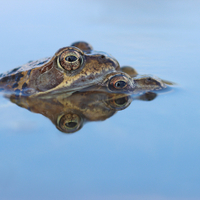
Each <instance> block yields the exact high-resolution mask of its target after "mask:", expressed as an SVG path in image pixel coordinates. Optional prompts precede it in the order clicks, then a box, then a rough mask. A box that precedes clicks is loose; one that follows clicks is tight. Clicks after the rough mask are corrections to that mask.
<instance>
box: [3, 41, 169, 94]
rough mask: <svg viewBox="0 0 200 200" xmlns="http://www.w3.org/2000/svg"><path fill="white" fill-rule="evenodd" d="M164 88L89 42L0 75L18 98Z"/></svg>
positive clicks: (61, 50) (8, 89) (158, 81)
mask: <svg viewBox="0 0 200 200" xmlns="http://www.w3.org/2000/svg"><path fill="white" fill-rule="evenodd" d="M148 80H149V81H148ZM164 87H165V84H164V83H163V82H162V81H161V80H160V79H157V78H153V77H149V76H143V77H138V76H137V72H136V71H135V70H134V69H133V68H131V67H123V68H121V69H120V66H119V64H118V62H117V60H116V59H114V58H113V57H111V56H109V55H107V54H105V53H102V52H97V51H93V49H92V47H91V45H90V44H88V43H86V42H76V43H73V44H72V45H71V46H69V47H64V48H61V49H59V50H58V51H57V52H56V53H55V55H54V56H53V57H49V58H45V59H41V60H37V61H32V62H29V63H27V64H25V65H23V66H21V67H18V68H15V69H13V70H11V71H9V72H7V73H4V74H1V75H0V90H4V92H6V93H11V94H13V93H14V94H15V95H16V96H18V97H19V96H31V97H35V96H45V95H53V94H58V93H67V94H68V95H71V94H72V93H74V92H76V91H82V90H83V91H84V90H87V89H88V88H90V89H92V90H100V91H108V92H113V93H129V94H130V93H137V92H146V91H151V90H159V89H162V88H164Z"/></svg>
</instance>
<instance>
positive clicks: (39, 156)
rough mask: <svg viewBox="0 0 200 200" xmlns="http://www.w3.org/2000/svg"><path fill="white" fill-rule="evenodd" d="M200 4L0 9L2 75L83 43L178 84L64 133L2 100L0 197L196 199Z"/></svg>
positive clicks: (9, 5)
mask: <svg viewBox="0 0 200 200" xmlns="http://www.w3.org/2000/svg"><path fill="white" fill-rule="evenodd" d="M199 6H200V3H199V2H198V1H195V0H194V1H178V0H175V1H162V2H161V1H156V0H155V1H151V2H149V1H145V0H143V1H128V0H126V1H123V2H121V1H104V0H101V1H84V2H82V1H78V0H76V1H61V0H59V1H42V2H41V1H35V0H34V1H32V0H31V1H28V2H27V1H24V0H19V1H12V0H8V1H6V2H2V3H1V7H0V27H1V33H0V38H1V45H0V54H1V65H0V72H4V71H7V70H9V69H12V68H15V67H17V66H19V65H22V64H24V63H26V62H28V61H30V60H36V59H39V58H42V57H47V56H51V55H53V54H54V53H55V52H56V51H57V50H58V49H59V48H60V47H63V46H67V45H69V44H71V43H72V42H74V41H77V40H85V41H87V42H89V43H90V44H92V45H93V47H94V49H96V50H101V51H105V52H107V53H111V54H112V55H113V56H114V57H115V58H116V59H117V60H118V61H119V63H120V64H121V65H132V66H133V67H135V68H136V70H137V71H138V72H139V73H140V74H153V75H156V76H158V77H160V78H163V79H166V80H170V81H173V82H176V83H177V85H176V86H175V87H174V88H173V91H172V92H169V93H165V94H161V95H159V96H158V98H156V99H155V100H153V101H149V102H144V101H133V102H132V104H131V105H130V106H129V107H128V108H127V109H125V110H123V111H119V112H118V113H117V114H115V115H114V116H113V117H111V118H109V119H108V120H106V121H103V122H92V123H87V124H86V125H85V126H84V127H83V128H82V129H81V130H80V131H79V132H76V133H74V134H71V135H66V134H63V133H61V132H59V131H58V130H57V129H56V128H55V126H54V125H53V124H52V123H51V122H50V121H49V119H47V118H45V117H44V116H42V115H39V114H35V113H31V112H29V111H28V110H26V109H23V108H20V107H18V106H16V105H15V104H12V103H11V102H9V101H8V100H7V99H4V98H3V97H1V98H0V110H1V115H0V199H6V200H7V199H17V200H18V199H20V200H21V199H72V200H75V199H76V200H77V199H87V200H88V199H109V200H110V199H117V200H118V199H120V200H121V199H139V200H143V199H154V200H155V199H159V200H160V199H162V200H179V199H181V200H182V199H184V200H186V199H187V200H189V199H192V200H194V199H200V191H199V185H200V173H199V166H200V156H199V152H200V147H199V143H200V135H199V133H200V125H199V119H200V109H199V107H200V103H199V102H200V101H199V100H200V95H199V71H200V70H199V63H200V62H199V61H200V58H199V53H200V39H199V34H200V20H199V19H200V13H199Z"/></svg>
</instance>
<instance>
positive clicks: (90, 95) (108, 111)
mask: <svg viewBox="0 0 200 200" xmlns="http://www.w3.org/2000/svg"><path fill="white" fill-rule="evenodd" d="M155 97H156V94H155V93H145V95H141V96H137V97H132V96H129V95H127V94H119V93H118V94H115V93H109V92H99V91H98V92H97V91H96V92H94V91H87V92H75V93H73V94H72V95H71V96H69V97H67V98H66V96H65V94H58V95H56V96H54V97H52V96H50V97H49V98H45V99H43V98H37V97H26V96H22V97H20V98H16V96H15V95H11V96H10V100H11V101H12V102H13V103H15V104H17V105H18V106H21V107H23V108H26V109H28V110H30V111H31V112H34V113H40V114H42V115H44V116H45V117H47V118H49V119H50V120H51V121H52V123H53V124H54V125H55V126H56V128H57V129H59V130H60V131H62V132H64V133H73V132H76V131H78V130H80V129H81V128H82V126H83V125H84V124H85V123H86V122H90V121H102V120H105V119H107V118H109V117H111V116H112V115H114V114H115V113H116V112H117V111H119V110H123V109H125V108H127V107H128V106H129V105H130V103H131V102H132V100H134V99H138V100H144V101H150V100H153V99H154V98H155Z"/></svg>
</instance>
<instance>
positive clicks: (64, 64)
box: [57, 47, 84, 74]
mask: <svg viewBox="0 0 200 200" xmlns="http://www.w3.org/2000/svg"><path fill="white" fill-rule="evenodd" d="M57 54H58V56H57V65H58V67H59V68H61V69H63V70H65V71H66V72H67V73H71V74H73V73H74V72H76V71H77V70H79V69H82V67H83V66H84V56H83V52H82V51H81V50H79V49H77V48H76V47H68V48H65V49H62V50H61V51H60V52H59V53H57Z"/></svg>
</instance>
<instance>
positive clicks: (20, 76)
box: [0, 57, 51, 93]
mask: <svg viewBox="0 0 200 200" xmlns="http://www.w3.org/2000/svg"><path fill="white" fill-rule="evenodd" d="M50 60H51V57H48V58H43V59H39V60H37V61H30V62H28V63H26V64H24V65H22V66H19V67H16V68H14V69H12V70H9V71H7V72H5V73H2V74H0V91H5V92H6V91H7V92H8V91H14V92H15V93H19V91H21V90H22V89H24V88H25V87H26V85H27V81H28V78H29V76H30V73H31V71H32V70H34V69H35V68H38V67H41V66H42V65H44V64H45V63H47V62H49V61H50Z"/></svg>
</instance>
